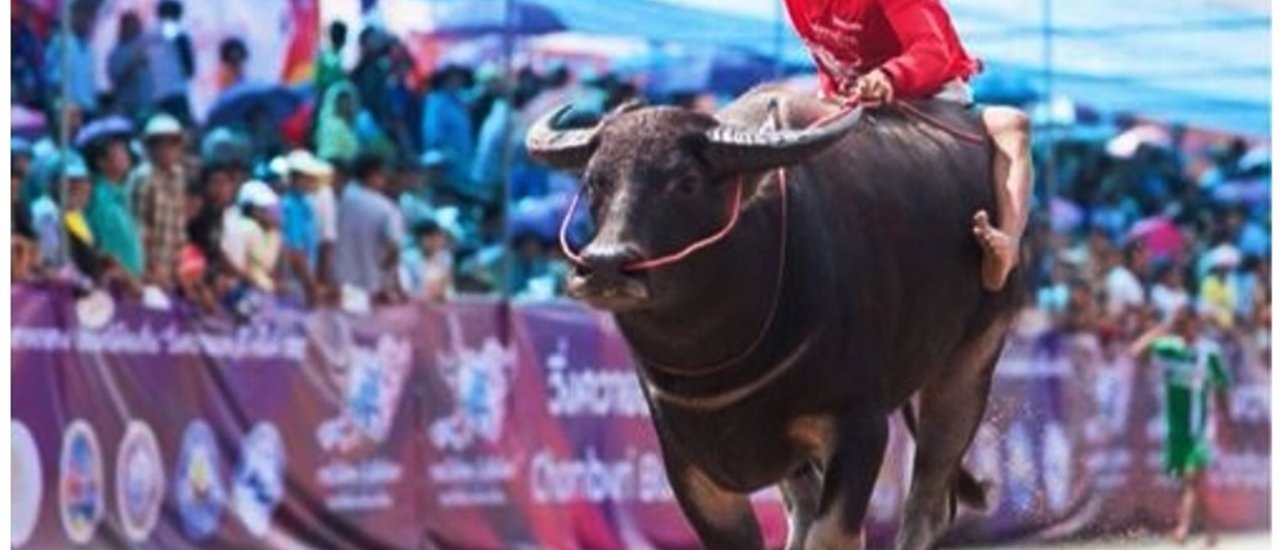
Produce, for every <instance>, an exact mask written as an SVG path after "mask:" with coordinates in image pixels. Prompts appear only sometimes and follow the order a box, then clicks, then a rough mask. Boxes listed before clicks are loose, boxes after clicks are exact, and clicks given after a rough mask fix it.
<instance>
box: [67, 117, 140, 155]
mask: <svg viewBox="0 0 1280 550" xmlns="http://www.w3.org/2000/svg"><path fill="white" fill-rule="evenodd" d="M132 134H133V123H132V122H129V119H127V118H124V117H122V116H119V115H112V116H109V117H106V118H100V119H98V120H95V121H93V122H90V123H88V124H86V125H84V126H83V127H82V128H80V131H79V132H77V133H76V139H75V146H76V147H77V148H80V149H83V148H84V147H85V146H87V145H90V144H93V143H97V142H99V141H103V140H106V139H110V138H113V137H124V138H127V137H129V136H130V135H132Z"/></svg>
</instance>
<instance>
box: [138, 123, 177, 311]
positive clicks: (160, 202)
mask: <svg viewBox="0 0 1280 550" xmlns="http://www.w3.org/2000/svg"><path fill="white" fill-rule="evenodd" d="M143 135H144V138H145V142H146V146H147V162H145V163H143V164H142V165H141V166H138V168H137V170H135V171H134V173H133V174H132V175H131V176H130V178H129V184H128V189H129V197H130V200H131V202H132V207H133V214H134V217H135V218H136V219H137V221H138V230H139V233H140V234H141V237H142V248H143V254H144V258H145V264H144V265H145V270H144V272H143V273H144V278H145V280H146V282H147V283H149V284H153V285H157V286H159V287H161V288H165V289H169V288H173V287H174V285H175V283H176V280H175V278H174V271H175V269H176V267H177V262H178V253H179V251H181V250H182V247H183V245H185V244H186V241H187V230H186V210H185V207H184V204H183V200H184V199H185V197H186V182H187V178H186V174H185V173H184V172H183V169H182V140H183V132H182V125H181V124H180V123H179V122H178V120H177V119H175V118H173V117H172V116H169V115H166V114H159V115H156V116H154V117H152V118H151V120H149V121H148V122H147V126H146V128H145V130H144V131H143Z"/></svg>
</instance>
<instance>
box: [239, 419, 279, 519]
mask: <svg viewBox="0 0 1280 550" xmlns="http://www.w3.org/2000/svg"><path fill="white" fill-rule="evenodd" d="M284 462H285V457H284V441H283V439H281V437H280V430H277V429H276V427H275V425H273V424H271V423H270V422H260V423H258V424H257V425H255V426H254V427H253V429H252V430H250V431H249V435H247V436H245V439H244V443H243V444H242V445H241V447H240V464H239V465H237V466H236V473H235V479H234V481H233V482H232V483H233V485H232V489H231V501H232V506H233V507H234V508H235V511H236V515H237V516H239V517H240V521H241V522H243V523H244V526H245V529H247V530H248V531H249V533H251V534H253V536H255V537H258V538H262V537H264V536H266V534H267V532H268V531H269V530H270V529H271V515H272V514H273V513H274V512H275V509H276V506H278V505H279V504H280V500H281V499H282V498H283V497H284Z"/></svg>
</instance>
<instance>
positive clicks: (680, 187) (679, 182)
mask: <svg viewBox="0 0 1280 550" xmlns="http://www.w3.org/2000/svg"><path fill="white" fill-rule="evenodd" d="M672 188H673V189H674V190H675V192H676V193H679V194H681V195H692V194H694V193H696V192H697V191H698V178H695V177H693V176H691V175H685V176H681V177H680V178H678V179H676V182H675V185H674V186H672Z"/></svg>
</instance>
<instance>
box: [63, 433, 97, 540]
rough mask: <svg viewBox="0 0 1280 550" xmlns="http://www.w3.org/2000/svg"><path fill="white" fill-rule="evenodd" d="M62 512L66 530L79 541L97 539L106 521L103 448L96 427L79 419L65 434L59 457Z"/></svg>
mask: <svg viewBox="0 0 1280 550" xmlns="http://www.w3.org/2000/svg"><path fill="white" fill-rule="evenodd" d="M58 497H59V498H58V512H59V515H60V516H61V517H62V530H63V531H65V532H66V534H67V538H70V539H71V541H72V542H74V543H76V544H86V543H88V542H89V541H90V540H93V534H94V532H96V531H97V530H98V524H99V523H101V522H102V516H103V512H104V508H105V505H104V503H103V495H102V448H101V447H100V446H99V445H98V437H97V435H95V434H94V433H93V428H92V427H91V426H89V423H88V422H85V421H84V420H75V421H73V422H72V423H71V425H70V426H68V427H67V431H66V432H64V433H63V434H62V455H61V457H60V458H59V460H58Z"/></svg>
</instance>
